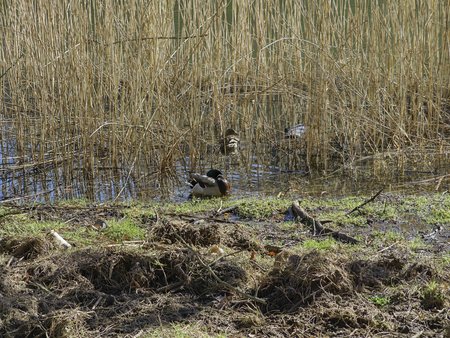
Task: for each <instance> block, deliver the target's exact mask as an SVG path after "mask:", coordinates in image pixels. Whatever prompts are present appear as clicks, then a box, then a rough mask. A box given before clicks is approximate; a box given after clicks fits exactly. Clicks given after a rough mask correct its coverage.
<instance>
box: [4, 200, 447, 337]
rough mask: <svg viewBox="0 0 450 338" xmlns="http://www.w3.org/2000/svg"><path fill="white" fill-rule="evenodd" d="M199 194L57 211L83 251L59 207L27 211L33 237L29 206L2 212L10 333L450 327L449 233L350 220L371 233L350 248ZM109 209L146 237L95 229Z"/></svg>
mask: <svg viewBox="0 0 450 338" xmlns="http://www.w3.org/2000/svg"><path fill="white" fill-rule="evenodd" d="M200 203H205V205H198V204H197V205H196V206H195V208H200V209H201V208H203V207H204V209H203V210H200V209H197V210H190V211H188V210H186V209H183V210H177V209H170V210H169V209H167V208H166V209H164V208H161V207H158V208H157V209H154V210H156V212H149V208H148V207H139V208H135V207H130V206H117V207H116V208H115V207H112V206H111V207H108V208H106V209H105V208H103V207H102V209H101V210H100V211H99V209H98V208H94V207H90V208H86V207H85V206H83V207H79V208H78V207H70V208H67V209H65V212H64V208H63V207H61V208H55V209H54V210H59V211H58V212H53V213H49V214H48V215H51V218H52V222H54V221H55V220H59V221H60V223H51V225H52V226H57V224H59V225H61V224H63V225H61V227H60V228H59V229H58V231H59V232H60V233H61V234H63V236H64V237H65V238H66V239H68V240H69V241H71V242H72V244H73V245H74V247H73V248H72V249H70V250H63V249H61V247H59V246H58V243H57V242H55V241H54V239H53V238H52V237H51V236H50V235H48V231H47V228H46V225H48V223H46V222H48V219H47V220H45V219H44V218H45V217H43V216H42V215H44V214H46V212H47V211H46V212H45V213H44V212H42V211H43V210H48V209H47V208H49V207H48V206H42V210H40V211H39V210H38V212H36V209H33V210H25V209H20V210H21V212H22V214H20V218H19V219H20V221H21V222H29V221H30V222H32V223H30V224H32V226H33V228H31V225H30V228H29V229H28V232H32V231H31V230H30V229H35V227H37V228H38V229H40V230H38V231H34V233H33V234H31V235H27V236H25V235H18V234H17V233H16V234H14V233H13V231H12V230H11V231H10V230H8V231H9V232H8V233H7V232H6V231H5V229H9V228H11V229H16V230H17V229H18V225H17V226H16V225H15V226H14V227H12V224H14V222H15V221H17V219H13V218H12V217H19V216H5V217H2V218H1V222H2V229H3V232H2V235H1V239H0V253H1V255H0V275H1V276H2V278H1V280H0V324H1V325H0V336H5V337H25V336H30V337H31V336H33V337H47V336H50V337H80V336H85V337H91V336H124V337H125V336H142V337H157V336H163V337H164V336H166V337H171V336H174V335H176V334H180V333H183V334H185V335H188V336H195V335H196V336H199V337H209V336H212V337H216V336H219V335H223V336H250V335H254V336H270V337H292V336H336V337H339V336H340V337H348V336H350V335H353V336H381V335H383V336H395V337H398V336H404V337H411V336H413V335H420V336H421V337H447V336H449V334H450V326H449V319H450V318H449V314H448V310H447V309H448V306H449V305H450V299H449V296H448V295H449V291H450V290H449V282H448V281H449V280H450V273H449V270H450V269H449V256H448V249H444V250H443V251H442V250H441V249H442V248H444V247H445V243H444V242H443V240H445V239H444V237H443V236H444V235H443V232H440V234H439V235H438V236H441V239H440V240H436V241H434V242H433V241H431V242H430V243H428V244H427V243H426V242H425V240H423V241H422V242H421V243H419V242H418V241H417V240H416V241H414V240H411V239H408V238H404V237H403V238H402V237H400V236H397V237H395V236H393V235H392V234H391V233H389V232H388V231H386V232H385V234H387V235H386V236H380V234H379V230H377V231H375V229H373V228H367V227H366V228H359V229H358V231H352V230H355V227H354V226H348V227H342V228H340V230H341V231H345V232H347V233H351V234H352V235H354V236H356V237H357V238H358V244H356V245H351V244H345V243H340V242H336V241H335V240H333V239H332V238H330V237H329V236H325V237H324V236H313V235H312V234H311V233H310V231H309V230H308V229H307V227H305V226H304V225H302V224H301V223H299V222H294V221H292V220H288V221H286V220H285V219H286V217H287V216H288V215H289V214H288V212H287V210H283V209H282V208H280V207H279V205H278V204H277V205H275V204H273V203H272V204H271V206H270V208H271V212H270V213H268V214H266V215H263V217H261V215H262V214H261V211H259V213H258V215H259V216H258V217H252V216H251V215H250V214H249V213H248V212H247V213H245V212H244V211H245V208H244V207H241V211H239V207H236V208H230V211H229V212H223V213H220V212H219V213H217V208H212V209H211V208H209V206H210V204H211V203H212V204H214V203H215V202H211V201H208V202H200ZM247 207H249V206H248V205H247ZM256 207H257V206H255V205H254V208H256ZM192 208H193V207H192ZM192 208H191V209H192ZM330 208H332V207H331V206H330ZM87 210H89V211H87ZM105 210H106V211H105ZM112 210H114V212H113V211H112ZM312 210H313V209H312V208H311V209H310V211H312ZM89 213H91V214H89ZM38 215H40V216H39V217H40V219H41V220H40V221H38V222H36V217H38ZM74 215H78V219H79V222H77V223H76V224H74V223H72V224H70V222H67V219H65V218H68V219H71V218H74ZM82 215H84V216H83V217H84V218H83V217H82ZM127 215H128V216H127ZM130 215H131V216H130ZM244 215H245V217H244ZM268 215H269V216H268ZM70 216H71V217H70ZM100 216H101V217H103V218H104V219H105V222H107V223H108V224H109V225H110V227H111V228H114V227H115V226H116V224H122V223H120V222H124V220H123V219H124V218H126V217H131V218H132V219H134V220H135V223H134V225H135V226H137V227H139V228H140V229H141V230H142V231H143V232H142V233H143V235H142V236H143V237H139V236H141V233H140V232H133V233H135V234H137V235H135V236H138V237H139V239H136V238H129V235H128V234H127V233H126V231H125V230H124V229H127V228H124V227H122V228H120V229H121V231H122V233H123V234H122V236H123V238H120V237H117V236H118V235H117V231H115V232H113V234H114V236H110V233H109V232H108V231H110V232H111V231H112V230H110V229H95V230H94V229H91V228H92V227H91V224H90V223H93V222H92V219H95V218H97V217H100ZM144 216H145V217H144ZM49 218H50V216H49ZM94 223H95V222H94ZM21 224H22V225H23V223H21ZM126 224H127V225H128V227H131V225H129V224H131V223H126ZM122 226H123V225H122ZM434 227H435V225H433V226H431V225H430V229H433V228H434ZM80 229H81V230H80ZM80 231H82V232H81V234H82V235H81V236H80V237H77V236H75V235H73V234H77V233H79V232H80ZM70 234H72V236H71V235H70ZM427 234H429V232H427ZM89 236H91V237H93V238H95V241H93V242H89V243H87V242H86V238H87V237H89ZM82 239H83V240H82ZM445 250H447V251H445Z"/></svg>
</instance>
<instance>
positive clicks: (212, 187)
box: [190, 169, 231, 197]
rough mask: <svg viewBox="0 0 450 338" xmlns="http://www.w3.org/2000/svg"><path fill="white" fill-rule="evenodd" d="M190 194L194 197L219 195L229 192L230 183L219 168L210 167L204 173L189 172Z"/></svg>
mask: <svg viewBox="0 0 450 338" xmlns="http://www.w3.org/2000/svg"><path fill="white" fill-rule="evenodd" d="M191 179H192V180H191V182H190V185H191V187H192V193H191V195H192V196H194V197H221V196H225V195H228V193H229V192H230V188H231V186H230V183H229V182H228V181H227V180H226V178H225V177H223V174H222V172H221V171H220V170H217V169H211V170H210V171H208V172H207V173H206V175H200V174H191Z"/></svg>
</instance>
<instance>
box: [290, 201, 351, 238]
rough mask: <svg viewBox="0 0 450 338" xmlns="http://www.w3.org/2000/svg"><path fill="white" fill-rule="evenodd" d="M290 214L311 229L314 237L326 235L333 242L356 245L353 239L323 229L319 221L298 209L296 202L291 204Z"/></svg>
mask: <svg viewBox="0 0 450 338" xmlns="http://www.w3.org/2000/svg"><path fill="white" fill-rule="evenodd" d="M292 212H293V213H294V215H295V217H297V218H299V219H300V222H302V223H303V224H305V225H306V226H308V227H310V228H311V232H312V233H313V235H314V236H319V235H328V236H331V237H333V238H334V239H335V240H337V241H341V242H344V243H350V244H357V243H358V240H357V239H355V238H353V237H350V236H348V235H346V234H344V233H342V232H339V231H334V230H331V229H328V228H325V227H324V226H323V225H322V223H321V222H320V221H318V220H316V219H315V218H313V217H311V216H310V215H309V214H308V213H307V212H306V211H305V210H304V209H303V208H302V207H300V204H299V203H298V202H297V201H296V202H294V203H292Z"/></svg>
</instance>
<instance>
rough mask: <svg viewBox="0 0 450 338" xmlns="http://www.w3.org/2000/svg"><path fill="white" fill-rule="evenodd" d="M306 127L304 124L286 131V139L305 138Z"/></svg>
mask: <svg viewBox="0 0 450 338" xmlns="http://www.w3.org/2000/svg"><path fill="white" fill-rule="evenodd" d="M305 133H306V127H305V125H304V124H296V125H295V126H292V127H290V128H285V129H284V138H291V139H292V138H301V137H303V136H305Z"/></svg>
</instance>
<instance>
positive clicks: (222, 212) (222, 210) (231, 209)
mask: <svg viewBox="0 0 450 338" xmlns="http://www.w3.org/2000/svg"><path fill="white" fill-rule="evenodd" d="M237 208H239V205H233V206H232V207H228V208H225V209H221V210H217V212H216V213H215V216H220V215H223V214H226V213H227V212H230V211H234V210H236V209H237Z"/></svg>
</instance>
